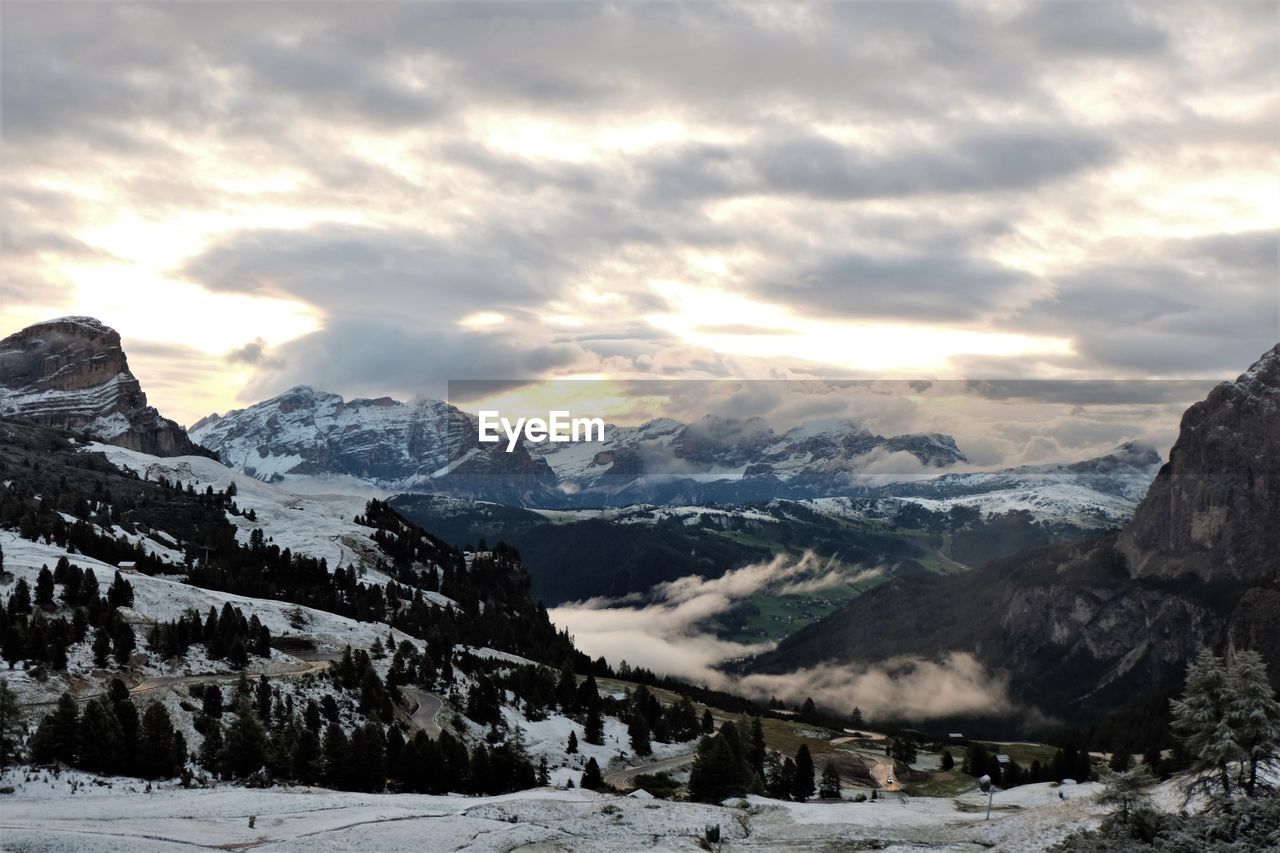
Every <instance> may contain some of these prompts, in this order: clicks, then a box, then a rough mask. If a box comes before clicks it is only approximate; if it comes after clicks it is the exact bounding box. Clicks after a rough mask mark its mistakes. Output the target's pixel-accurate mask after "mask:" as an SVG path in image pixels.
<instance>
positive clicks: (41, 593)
mask: <svg viewBox="0 0 1280 853" xmlns="http://www.w3.org/2000/svg"><path fill="white" fill-rule="evenodd" d="M36 606H37V607H41V608H43V609H45V610H52V609H53V608H54V600H53V572H51V571H49V567H48V566H42V567H41V569H40V575H39V576H38V577H37V578H36Z"/></svg>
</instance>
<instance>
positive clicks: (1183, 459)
mask: <svg viewBox="0 0 1280 853" xmlns="http://www.w3.org/2000/svg"><path fill="white" fill-rule="evenodd" d="M1119 547H1120V550H1121V551H1122V552H1123V553H1124V554H1125V556H1126V557H1127V558H1128V560H1129V566H1130V571H1131V572H1132V573H1133V575H1134V576H1135V577H1163V578H1173V577H1182V576H1186V575H1194V576H1196V577H1198V578H1200V579H1201V580H1205V581H1209V580H1218V579H1224V578H1232V579H1238V580H1267V579H1274V578H1275V577H1276V573H1277V569H1278V568H1280V344H1277V345H1276V346H1275V347H1273V348H1272V349H1271V350H1270V351H1269V352H1267V353H1266V354H1265V355H1263V356H1262V358H1260V359H1259V360H1258V361H1257V363H1255V364H1254V365H1253V366H1252V367H1251V368H1249V370H1248V371H1246V372H1245V373H1244V374H1242V375H1241V376H1240V378H1239V379H1237V380H1236V381H1235V382H1224V383H1222V384H1221V385H1219V386H1217V387H1216V388H1214V389H1213V391H1211V392H1210V393H1209V396H1208V397H1207V398H1206V399H1204V400H1203V401H1201V402H1199V403H1196V404H1195V405H1193V406H1192V407H1191V408H1189V409H1187V411H1186V413H1185V414H1184V415H1183V416H1182V427H1181V430H1180V431H1179V433H1178V441H1177V443H1176V444H1174V446H1173V449H1172V451H1171V452H1170V453H1169V462H1168V464H1166V465H1165V466H1164V467H1163V468H1162V469H1161V470H1160V473H1159V474H1158V475H1157V476H1156V479H1155V482H1153V483H1152V484H1151V488H1150V490H1149V491H1148V493H1147V497H1146V499H1145V500H1143V502H1142V503H1141V504H1140V505H1139V506H1138V509H1137V511H1136V512H1135V514H1134V518H1133V522H1132V523H1131V524H1130V525H1129V526H1128V527H1127V528H1126V529H1125V531H1124V534H1123V535H1122V536H1121V538H1120V546H1119Z"/></svg>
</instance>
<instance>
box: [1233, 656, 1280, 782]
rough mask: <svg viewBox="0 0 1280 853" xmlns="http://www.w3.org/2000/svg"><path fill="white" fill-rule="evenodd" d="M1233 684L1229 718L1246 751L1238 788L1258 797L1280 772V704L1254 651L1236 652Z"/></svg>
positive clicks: (1264, 665)
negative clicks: (1269, 779)
mask: <svg viewBox="0 0 1280 853" xmlns="http://www.w3.org/2000/svg"><path fill="white" fill-rule="evenodd" d="M1228 676H1229V681H1230V685H1231V693H1230V698H1229V699H1228V702H1227V709H1226V710H1227V717H1228V719H1229V720H1230V722H1231V728H1232V730H1233V731H1234V732H1235V739H1236V742H1237V743H1238V744H1239V745H1240V748H1241V749H1242V750H1243V751H1244V757H1243V761H1242V763H1241V765H1240V779H1239V785H1240V787H1241V788H1242V789H1243V790H1244V792H1245V794H1246V795H1247V796H1250V797H1254V796H1257V795H1259V794H1261V793H1263V792H1264V791H1269V790H1270V788H1269V786H1268V784H1267V782H1266V779H1267V778H1268V776H1270V777H1271V778H1276V771H1280V702H1277V701H1276V694H1275V691H1274V690H1273V689H1272V687H1271V683H1270V681H1269V680H1268V678H1267V665H1266V663H1265V662H1264V661H1263V659H1262V655H1260V654H1258V653H1257V652H1254V651H1242V652H1236V654H1235V657H1234V659H1233V660H1232V661H1231V666H1230V668H1229V670H1228Z"/></svg>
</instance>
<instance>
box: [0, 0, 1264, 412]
mask: <svg viewBox="0 0 1280 853" xmlns="http://www.w3.org/2000/svg"><path fill="white" fill-rule="evenodd" d="M68 8H70V7H66V6H49V5H47V4H35V3H13V4H6V5H4V6H3V9H0V15H3V29H2V35H0V38H2V39H3V45H2V47H3V49H2V50H0V74H2V75H3V77H4V81H5V85H4V86H3V87H0V118H2V120H3V133H4V139H5V151H6V166H7V168H6V174H5V177H4V179H3V181H0V219H3V221H4V222H5V225H4V226H3V227H4V231H3V232H0V240H3V242H4V245H5V247H6V248H8V249H11V250H12V251H10V252H8V253H7V254H6V258H5V261H4V263H5V269H4V271H3V275H2V276H0V279H2V283H0V290H3V292H4V294H5V296H6V298H7V299H8V300H9V301H10V303H11V305H12V306H13V307H11V308H10V311H11V312H12V313H11V314H10V315H9V316H11V317H15V318H16V317H23V318H25V317H28V316H29V315H32V314H37V313H40V312H44V313H48V312H49V311H50V310H57V311H64V310H76V307H77V304H78V303H84V304H99V302H100V301H101V300H100V299H97V297H98V296H99V295H100V294H101V292H102V291H104V290H106V289H112V290H113V291H115V292H118V293H121V294H124V296H123V297H121V298H124V299H139V300H140V299H143V298H145V296H144V294H146V293H153V292H156V291H157V290H159V289H165V290H166V291H167V292H169V293H174V294H177V293H178V291H179V289H178V288H175V287H173V285H183V286H187V287H189V288H190V287H195V288H203V289H207V290H210V291H214V292H216V293H219V294H225V293H236V294H246V293H247V294H253V295H255V296H263V297H265V296H277V297H286V298H287V299H288V300H289V302H290V303H291V304H300V305H301V306H302V307H303V308H305V309H307V311H308V312H309V313H308V316H314V317H316V318H319V320H320V321H321V323H320V325H321V326H322V328H320V329H319V330H318V331H316V332H314V333H313V334H312V335H311V336H309V337H307V338H305V339H299V340H295V341H294V342H293V343H292V344H289V345H286V346H273V347H272V348H271V350H270V354H269V357H256V356H255V354H254V353H253V352H251V351H248V350H246V351H244V352H242V353H239V354H238V355H236V356H235V357H236V358H237V359H238V360H236V361H235V362H234V366H235V367H236V368H237V376H238V377H241V379H239V380H238V381H243V382H245V383H247V384H246V385H245V387H243V388H241V389H239V393H238V395H237V396H238V397H239V399H240V401H241V402H243V401H245V400H247V399H250V395H254V394H258V393H261V392H262V391H264V390H267V389H275V390H279V387H280V386H279V383H280V382H284V381H306V382H309V383H312V384H315V385H317V386H320V387H328V388H333V389H334V390H336V391H339V392H343V393H371V394H384V393H396V394H402V393H405V392H406V391H407V392H417V391H420V390H426V389H428V388H431V387H433V383H435V382H436V381H437V380H439V379H440V378H441V377H453V378H456V377H459V376H466V375H470V376H475V375H478V373H477V372H478V371H484V372H486V373H487V375H489V376H504V375H505V376H510V375H511V374H513V373H516V372H523V371H528V370H535V369H539V370H541V371H543V373H544V374H546V375H553V376H555V375H576V374H578V373H581V372H596V373H604V374H607V375H612V376H634V375H647V376H652V377H680V376H755V377H762V376H778V375H785V376H797V375H805V376H811V377H831V376H863V375H879V374H881V373H884V372H886V371H885V369H884V368H883V367H882V366H881V365H880V364H879V363H878V362H877V363H875V364H870V363H868V364H863V363H861V361H860V360H858V359H853V360H852V361H857V362H858V363H849V362H850V361H851V359H848V358H846V359H844V360H843V361H841V360H837V359H835V357H834V356H830V357H828V356H825V355H824V353H823V352H821V351H815V352H814V354H813V356H812V357H809V356H808V355H806V357H805V358H803V359H801V358H761V357H753V356H752V355H751V354H750V353H743V352H739V351H738V350H732V351H731V346H732V343H733V340H734V339H735V338H742V337H755V336H759V337H761V338H773V339H775V340H776V339H778V338H780V337H781V336H780V335H778V334H776V333H771V332H770V329H771V328H772V327H774V326H775V325H778V324H775V323H773V322H768V321H766V318H767V320H770V321H771V320H782V319H785V320H787V321H788V322H793V323H795V324H797V325H800V326H804V325H805V324H813V323H817V322H836V323H841V324H844V326H843V327H842V328H843V330H844V331H845V332H847V337H848V338H850V339H856V336H857V335H858V334H859V332H860V331H861V330H862V329H863V328H864V327H865V326H866V325H868V324H870V325H873V326H875V325H877V324H878V325H879V326H881V327H883V326H891V327H892V326H893V324H900V325H904V326H915V327H918V326H919V325H920V324H922V323H928V324H929V329H930V330H931V331H932V330H933V329H934V328H935V327H936V328H937V329H940V330H943V331H946V330H952V329H954V330H960V331H966V332H978V333H984V332H999V333H1010V332H1011V333H1016V334H1023V335H1042V336H1047V337H1051V338H1055V339H1069V340H1070V341H1071V342H1072V345H1073V349H1072V350H1071V351H1069V352H1057V351H1055V352H1052V353H1050V354H1044V355H1037V356H1031V355H1026V354H1012V355H1002V356H998V357H997V356H985V357H981V358H977V357H971V356H964V355H962V354H959V353H952V354H951V355H950V356H949V357H948V358H947V359H946V361H945V363H943V364H941V365H940V367H939V374H940V375H951V376H954V375H968V376H975V377H978V376H981V377H1007V376H1041V377H1043V376H1053V377H1059V376H1077V375H1080V376H1088V377H1091V378H1096V377H1099V376H1102V377H1109V376H1132V375H1135V374H1137V375H1143V376H1186V375H1196V374H1207V375H1223V376H1226V375H1232V374H1233V373H1234V372H1237V371H1238V370H1239V369H1240V368H1241V367H1242V366H1243V365H1244V364H1246V363H1248V361H1249V360H1251V359H1252V358H1253V357H1254V356H1256V355H1257V353H1259V352H1261V351H1263V350H1264V349H1266V348H1267V347H1268V346H1270V345H1271V344H1273V343H1274V342H1275V339H1276V337H1277V311H1276V303H1275V288H1274V281H1275V276H1276V264H1275V253H1274V236H1271V237H1270V238H1268V237H1267V235H1266V234H1265V233H1264V232H1265V231H1267V230H1268V229H1270V230H1271V231H1273V230H1274V221H1275V209H1274V196H1275V193H1274V189H1275V184H1274V174H1275V171H1276V167H1277V166H1278V165H1280V159H1278V157H1277V154H1276V152H1275V147H1274V145H1273V144H1271V139H1272V137H1273V136H1274V133H1273V130H1274V126H1275V122H1276V120H1277V118H1278V116H1280V113H1278V112H1277V109H1278V102H1277V101H1276V100H1275V98H1274V97H1272V96H1271V93H1272V92H1273V91H1274V90H1275V85H1276V82H1277V81H1276V75H1277V72H1276V69H1275V64H1274V61H1273V59H1272V57H1273V56H1274V55H1275V53H1276V51H1277V49H1280V47H1278V44H1277V42H1278V38H1277V33H1276V29H1275V27H1274V26H1271V23H1272V17H1273V14H1272V13H1273V9H1271V7H1270V6H1269V5H1268V4H1247V3H1233V4H1227V5H1226V6H1222V7H1219V8H1215V9H1214V10H1213V13H1212V14H1206V13H1205V12H1204V10H1203V8H1202V7H1200V6H1197V5H1196V4H1189V3H1179V2H1172V3H1161V4H1159V5H1151V4H1145V5H1143V4H1135V3H1123V2H1117V3H1108V4H1105V5H1103V6H1099V7H1097V8H1091V9H1090V14H1088V15H1079V14H1075V10H1073V9H1069V8H1065V7H1061V6H1058V5H1055V4H1023V5H1020V6H1018V7H1016V8H1010V7H1005V6H1001V5H1000V4H995V5H991V4H965V3H942V2H928V3H926V4H923V5H922V4H906V5H903V4H892V3H841V4H827V5H802V6H797V5H794V4H769V3H766V4H749V5H748V6H743V7H734V6H729V5H725V4H665V3H630V4H585V3H564V4H560V3H538V4H528V3H521V4H497V3H493V4H491V3H484V4H475V3H462V4H449V3H440V4H436V3H432V4H422V3H403V4H396V3H383V4H373V5H370V4H344V3H324V4H319V3H315V4H274V5H273V4H260V5H255V6H253V7H246V8H243V9H240V10H238V14H236V15H227V14H225V12H224V11H223V10H220V9H218V8H216V7H213V6H210V5H205V4H140V5H139V4H123V3H119V4H118V3H93V4H77V5H76V6H75V7H74V9H75V14H67V9H68ZM1249 235H1254V236H1252V237H1251V236H1249ZM1268 239H1270V240H1271V241H1272V242H1271V243H1268V242H1267V241H1268ZM672 283H674V284H676V285H679V286H680V287H683V288H687V289H689V290H690V291H693V292H696V293H698V294H701V295H703V296H704V297H705V299H704V300H703V302H702V303H699V304H705V305H711V306H713V307H712V308H710V309H699V310H698V311H697V312H695V313H696V316H686V317H683V320H685V321H686V322H684V323H682V324H681V325H680V326H679V327H678V328H676V327H672V326H661V325H659V324H658V322H657V320H656V319H655V318H656V317H659V316H660V315H663V314H664V313H670V312H673V311H675V310H676V309H677V307H676V306H673V305H672V304H671V302H670V300H669V299H668V298H667V297H666V296H665V295H664V294H665V293H666V292H667V291H666V290H665V289H664V288H666V287H667V286H668V285H670V284H672ZM734 296H741V297H743V298H749V299H751V300H754V301H755V302H757V303H759V304H760V305H761V306H762V307H760V308H759V309H758V311H757V312H756V313H757V314H758V316H754V317H753V316H737V315H735V316H727V315H726V314H723V312H721V311H720V310H719V309H720V308H721V307H722V306H723V305H724V304H725V303H727V302H729V301H730V297H734ZM191 304H192V302H191V301H184V300H182V299H179V298H177V296H174V297H173V298H172V299H167V300H164V301H163V302H160V303H156V304H154V305H153V306H152V311H153V312H154V313H155V314H157V315H159V314H161V313H163V314H164V315H165V321H166V322H165V323H164V325H167V326H168V327H170V328H179V327H181V326H182V324H184V323H190V322H192V319H191V318H192V313H193V312H192V310H191ZM479 312H494V313H501V314H502V315H504V316H505V317H507V318H508V320H507V323H506V325H504V326H503V327H501V328H500V329H492V330H489V331H487V332H485V333H480V332H477V331H475V330H472V331H467V330H463V329H458V328H455V326H456V325H457V323H458V322H459V321H460V320H462V319H463V318H465V317H467V316H469V315H473V314H476V313H479ZM32 319H35V317H32ZM4 322H6V323H9V324H10V325H12V324H13V323H14V322H16V320H9V319H5V320H4ZM307 328H312V326H308V327H307ZM255 334H256V332H255ZM299 334H300V332H299ZM360 334H363V335H378V336H381V337H380V338H374V339H370V340H363V341H360V340H352V339H350V338H349V337H347V336H350V335H360ZM246 337H248V335H245V334H244V333H243V331H241V332H240V333H239V334H237V332H236V330H235V329H231V328H228V329H226V331H225V339H224V340H220V341H218V342H216V344H214V345H212V346H211V347H209V349H210V351H212V352H229V351H233V350H235V351H239V350H241V349H242V348H244V347H245V345H246V342H245V338H246ZM706 337H712V338H719V339H721V340H720V341H718V342H717V344H716V346H718V347H723V348H724V349H725V351H719V350H717V349H715V348H710V347H708V346H705V345H703V343H702V340H701V339H702V338H706ZM380 342H381V343H384V344H385V345H386V346H390V345H393V344H394V345H398V346H404V347H405V350H404V352H403V354H402V356H401V357H400V358H398V359H397V358H396V357H394V356H393V355H385V356H383V355H379V354H378V353H376V352H375V350H376V348H377V346H378V345H379V343H380ZM753 345H754V344H751V343H748V344H746V345H744V347H742V349H749V348H750V346H753ZM815 349H817V348H815ZM303 358H307V359H311V360H310V361H303V360H301V359H303ZM824 358H830V359H832V360H824ZM277 359H283V360H284V361H285V362H286V363H285V364H280V363H278V362H277ZM223 363H224V365H225V364H226V362H223ZM410 365H412V366H414V367H416V368H417V369H418V370H419V374H418V375H417V377H416V378H415V376H414V375H413V373H412V368H411V366H410ZM889 369H890V370H891V369H892V365H891V366H890V368H889ZM384 370H385V371H388V373H387V374H386V375H387V377H388V378H387V380H386V384H384V385H382V386H381V387H379V375H380V373H379V372H380V371H384ZM245 377H247V378H245ZM190 379H191V381H192V382H201V383H204V389H205V391H206V393H207V396H208V397H209V398H210V400H211V401H212V404H213V405H215V406H217V407H219V408H224V407H225V406H227V405H229V404H230V403H231V402H232V400H230V399H226V398H225V395H226V394H230V393H233V392H231V391H229V390H227V389H228V386H229V384H228V383H223V384H222V385H221V386H219V389H218V390H217V391H215V390H214V389H213V387H212V386H211V385H209V384H208V379H207V376H206V374H205V373H203V372H192V374H191V376H190ZM193 396H195V397H197V398H198V396H199V395H198V394H195V395H193ZM156 402H157V403H159V404H161V405H162V406H163V404H164V402H165V401H164V400H163V399H157V401H156ZM811 402H814V404H815V405H816V401H811Z"/></svg>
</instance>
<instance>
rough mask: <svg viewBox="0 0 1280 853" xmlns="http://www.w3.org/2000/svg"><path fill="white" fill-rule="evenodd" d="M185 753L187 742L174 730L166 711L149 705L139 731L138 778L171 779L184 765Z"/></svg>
mask: <svg viewBox="0 0 1280 853" xmlns="http://www.w3.org/2000/svg"><path fill="white" fill-rule="evenodd" d="M186 751H187V749H186V741H185V740H184V739H183V737H182V735H181V733H179V732H177V731H175V730H174V728H173V720H172V719H170V717H169V711H168V709H166V708H165V706H164V705H162V704H161V703H159V702H152V703H151V704H150V705H148V706H147V710H146V711H144V712H143V714H142V725H141V727H140V728H139V730H138V763H137V769H138V775H140V776H142V778H144V779H168V778H171V777H173V776H175V775H177V773H178V770H179V769H181V768H182V766H183V765H185V764H186V758H187V756H186Z"/></svg>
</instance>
